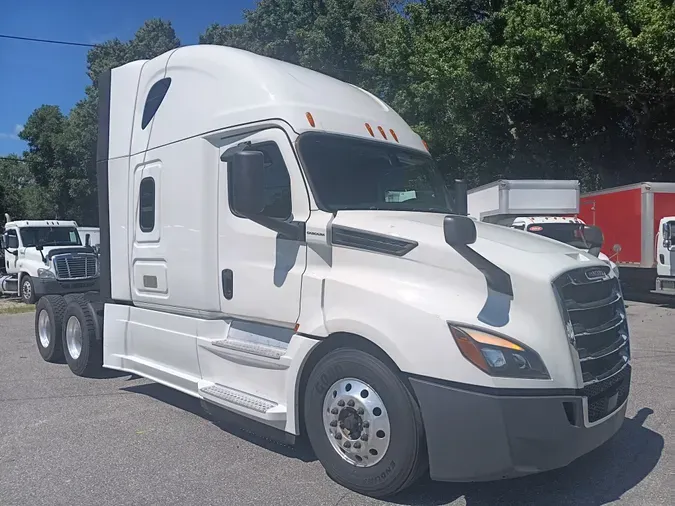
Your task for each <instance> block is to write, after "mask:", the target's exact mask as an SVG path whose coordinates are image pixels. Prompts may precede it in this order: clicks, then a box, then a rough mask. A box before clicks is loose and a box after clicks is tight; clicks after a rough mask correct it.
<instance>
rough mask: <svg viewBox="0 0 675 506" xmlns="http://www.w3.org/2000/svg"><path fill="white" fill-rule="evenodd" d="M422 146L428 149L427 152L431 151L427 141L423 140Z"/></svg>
mask: <svg viewBox="0 0 675 506" xmlns="http://www.w3.org/2000/svg"><path fill="white" fill-rule="evenodd" d="M422 144H424V149H426V150H427V151H429V145H428V144H427V141H425V140H424V139H422Z"/></svg>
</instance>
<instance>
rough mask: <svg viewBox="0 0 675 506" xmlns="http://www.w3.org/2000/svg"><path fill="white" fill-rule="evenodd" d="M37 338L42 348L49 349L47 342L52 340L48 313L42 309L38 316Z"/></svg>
mask: <svg viewBox="0 0 675 506" xmlns="http://www.w3.org/2000/svg"><path fill="white" fill-rule="evenodd" d="M38 337H39V338H40V344H41V345H42V347H43V348H48V347H49V342H50V341H51V340H52V329H51V326H50V325H49V313H47V310H45V309H43V310H42V311H40V314H39V315H38Z"/></svg>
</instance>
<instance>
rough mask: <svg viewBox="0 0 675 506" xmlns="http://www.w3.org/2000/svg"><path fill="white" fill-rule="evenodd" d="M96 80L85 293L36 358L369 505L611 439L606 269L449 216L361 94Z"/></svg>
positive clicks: (236, 53) (302, 87) (164, 65)
mask: <svg viewBox="0 0 675 506" xmlns="http://www.w3.org/2000/svg"><path fill="white" fill-rule="evenodd" d="M99 87H100V88H99V96H100V103H99V107H100V110H99V143H98V154H97V160H98V177H99V211H100V220H99V225H100V231H101V290H100V292H99V293H98V294H91V295H90V296H88V297H87V298H79V297H78V298H71V299H70V300H64V299H63V298H60V297H46V298H44V299H42V300H41V301H40V304H39V305H38V308H37V311H36V319H37V320H36V321H38V320H39V318H40V317H41V315H43V314H44V315H46V316H44V318H47V320H48V322H49V325H47V326H46V327H45V331H44V332H43V333H42V334H41V333H39V332H37V331H38V330H39V329H38V327H37V325H36V340H38V341H39V340H40V336H42V335H43V334H44V335H45V336H46V338H47V339H48V340H49V343H50V346H52V348H51V350H52V353H49V354H47V356H45V355H43V357H45V359H46V360H55V359H56V358H58V357H59V356H60V354H64V355H65V358H66V360H67V362H68V364H69V366H70V368H71V370H72V371H73V372H74V373H76V374H80V375H88V374H90V373H92V372H94V371H95V370H96V369H97V368H98V367H101V365H102V366H103V367H106V368H111V369H117V370H121V371H127V372H130V373H135V374H139V375H141V376H144V377H146V378H150V379H152V380H154V381H157V382H159V383H161V384H164V385H167V386H169V387H171V388H174V389H177V390H179V391H181V392H184V393H185V394H187V395H191V396H193V397H196V398H198V399H200V400H201V401H202V402H203V403H204V404H205V405H206V406H207V407H208V408H209V409H210V410H211V411H213V412H214V413H236V414H238V415H241V416H243V417H244V418H246V419H249V420H252V421H255V422H258V424H257V427H258V429H260V430H262V428H268V429H270V430H274V431H279V432H280V433H281V434H285V435H286V436H288V437H289V438H290V439H293V438H294V437H296V436H302V437H307V438H308V440H309V442H310V443H311V445H312V448H313V449H314V452H315V453H316V455H317V457H318V458H319V460H320V461H321V463H322V464H323V466H324V467H325V469H326V470H327V472H328V474H329V475H330V476H331V477H332V478H333V479H334V480H336V481H337V482H338V483H340V484H342V485H344V486H346V487H349V488H350V489H352V490H355V491H357V492H359V493H362V494H367V495H370V496H375V497H383V496H388V495H392V494H395V493H397V492H399V491H401V490H403V489H404V488H406V487H408V486H410V485H411V484H412V483H414V482H415V481H416V480H417V478H419V477H420V476H421V475H422V474H424V473H425V472H426V471H427V469H428V470H429V472H430V474H431V477H432V478H433V479H437V480H447V481H471V480H492V479H498V478H505V477H512V476H520V475H524V474H529V473H534V472H538V471H543V470H547V469H553V468H557V467H561V466H565V465H567V464H569V463H570V462H572V461H573V460H574V459H576V458H577V457H579V456H580V455H583V454H584V453H586V452H588V451H590V450H592V449H593V448H595V447H597V446H599V445H601V444H603V443H604V442H605V441H607V440H608V439H609V438H610V437H612V435H613V434H614V433H615V432H616V431H617V430H618V429H619V427H620V426H621V424H622V422H623V419H624V413H625V410H626V400H627V396H628V391H629V385H630V371H631V369H630V363H629V362H630V361H629V345H628V342H629V336H628V327H627V322H626V314H625V309H624V304H623V299H622V296H621V293H620V290H619V288H618V282H617V280H616V278H615V277H614V275H613V273H612V272H611V271H610V269H609V268H608V267H607V266H606V265H605V264H603V263H602V262H600V261H599V260H598V259H597V258H595V257H593V256H592V255H589V254H588V253H586V252H584V251H580V250H578V249H575V248H572V247H569V246H566V245H563V244H558V243H556V242H554V241H549V240H546V239H542V238H539V237H536V236H535V235H534V234H522V233H520V232H518V231H513V230H509V229H507V228H504V227H498V226H493V225H487V224H482V223H477V222H475V221H474V220H472V219H470V218H469V217H467V216H465V215H463V214H464V213H463V209H462V207H464V205H465V204H464V203H463V202H462V200H461V199H454V200H455V202H453V199H452V198H451V196H450V195H449V194H448V190H447V189H446V187H445V185H444V182H443V179H442V177H441V175H440V174H439V172H438V170H437V169H436V167H435V165H434V162H433V160H432V158H431V157H430V155H429V153H428V152H427V150H426V148H425V146H424V143H423V141H422V140H421V139H420V137H419V136H418V135H417V134H415V133H414V132H413V131H412V129H411V128H410V127H409V126H408V125H407V124H406V123H405V122H404V121H403V120H402V119H401V118H400V117H399V116H398V115H397V114H396V113H395V112H394V111H393V110H391V108H389V107H388V106H387V105H386V104H384V103H383V102H382V101H380V100H379V99H377V98H376V97H374V96H373V95H371V94H369V93H367V92H365V91H363V90H361V89H359V88H357V87H354V86H351V85H348V84H346V83H342V82H339V81H337V80H334V79H332V78H329V77H327V76H324V75H321V74H318V73H316V72H312V71H309V70H306V69H303V68H300V67H297V66H293V65H290V64H286V63H282V62H279V61H276V60H272V59H268V58H264V57H261V56H257V55H254V54H251V53H248V52H245V51H241V50H237V49H232V48H227V47H216V46H208V45H200V46H189V47H181V48H179V49H176V50H173V51H170V52H168V53H166V54H164V55H161V56H158V57H157V58H154V59H152V60H148V61H137V62H132V63H129V64H127V65H124V66H122V67H119V68H115V69H113V70H112V71H111V72H109V73H107V74H104V75H103V76H102V77H101V79H100V80H99ZM453 206H456V208H453ZM256 430H257V429H256Z"/></svg>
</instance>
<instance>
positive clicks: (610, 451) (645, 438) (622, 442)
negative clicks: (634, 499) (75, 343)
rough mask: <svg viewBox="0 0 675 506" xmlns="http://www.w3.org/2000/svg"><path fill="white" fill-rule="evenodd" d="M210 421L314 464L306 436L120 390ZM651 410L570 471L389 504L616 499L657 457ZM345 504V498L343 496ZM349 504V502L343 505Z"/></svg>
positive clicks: (512, 504)
mask: <svg viewBox="0 0 675 506" xmlns="http://www.w3.org/2000/svg"><path fill="white" fill-rule="evenodd" d="M123 390H125V391H128V392H133V393H137V394H142V395H147V396H149V397H152V398H153V399H157V400H159V401H161V402H165V403H168V404H171V405H173V406H175V407H177V408H179V409H182V410H184V411H188V412H190V413H193V414H195V415H197V416H199V417H201V418H204V419H206V420H209V421H210V422H212V423H213V424H214V425H216V426H217V427H219V428H220V429H222V430H224V431H226V432H228V433H230V434H232V435H233V436H235V437H238V438H241V439H244V440H246V441H248V442H249V443H251V444H254V445H257V446H259V447H262V448H265V449H267V450H269V451H273V452H275V453H277V454H280V455H283V456H285V457H288V458H295V459H299V460H301V461H303V462H313V461H315V460H316V457H315V456H314V454H313V452H312V450H311V448H310V447H309V445H308V444H307V442H306V440H305V438H302V439H300V440H299V441H298V442H297V443H296V445H295V446H290V445H285V444H283V443H281V442H278V441H275V440H273V439H270V438H266V437H264V436H261V435H259V434H257V433H253V432H252V431H253V430H258V427H257V426H254V427H252V428H251V431H249V430H247V429H245V428H243V427H245V426H246V424H250V423H251V422H249V421H247V420H246V419H243V420H244V421H243V422H242V419H240V417H238V416H236V415H235V416H234V417H233V418H232V420H228V421H222V420H220V419H216V418H214V417H213V416H211V415H210V414H208V413H207V412H206V411H205V410H204V409H203V407H202V405H201V403H200V401H199V400H198V399H195V398H193V397H190V396H188V395H185V394H182V393H180V392H177V391H175V390H172V389H170V388H167V387H164V386H162V385H159V384H156V383H149V384H143V385H135V386H131V387H126V388H123ZM651 414H653V410H652V409H650V408H642V409H641V410H640V411H638V413H637V414H636V415H635V416H634V417H633V418H626V419H625V421H624V424H623V427H622V428H621V430H620V431H619V432H618V433H617V434H616V435H615V436H614V438H612V439H611V440H610V441H608V442H607V443H606V444H605V445H603V446H601V447H600V448H598V449H596V450H594V451H593V452H591V453H589V454H588V455H585V456H583V457H581V458H580V459H578V460H577V461H576V462H573V463H572V464H570V465H569V466H568V467H566V468H563V469H559V470H556V471H549V472H546V473H541V474H537V475H533V476H528V477H525V478H517V479H512V480H504V481H495V482H486V483H440V482H432V481H431V480H430V479H429V478H428V477H427V478H423V479H422V480H421V481H420V482H419V483H418V484H417V485H415V486H414V487H412V488H410V489H408V490H407V491H404V492H403V493H401V494H399V495H398V496H396V497H394V498H390V499H389V501H390V503H392V504H400V505H410V506H412V505H414V506H441V505H444V504H448V503H451V502H453V501H455V500H457V499H459V498H461V497H464V499H465V501H466V504H467V506H483V505H485V506H496V505H501V504H504V505H509V506H519V505H526V504H528V505H531V504H545V505H546V506H554V505H558V504H560V505H577V504H584V505H589V506H602V505H605V504H608V503H611V502H613V501H617V500H619V499H620V498H621V496H622V495H623V494H625V493H626V492H628V491H630V490H631V489H632V488H633V487H635V486H636V485H638V484H639V483H640V482H641V481H642V480H644V479H645V478H646V477H647V476H648V475H649V473H651V471H652V470H653V469H654V468H655V467H656V465H657V463H658V462H659V460H660V458H661V454H662V452H663V447H664V439H663V437H662V436H661V435H660V434H658V433H657V432H654V431H652V430H651V429H648V428H647V427H645V426H644V423H645V421H646V420H647V418H648V417H649V415H651ZM345 500H347V498H345ZM345 504H347V503H345Z"/></svg>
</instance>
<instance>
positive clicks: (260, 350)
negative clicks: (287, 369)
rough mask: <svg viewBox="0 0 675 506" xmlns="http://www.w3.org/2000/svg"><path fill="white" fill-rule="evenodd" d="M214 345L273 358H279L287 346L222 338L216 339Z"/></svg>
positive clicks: (284, 352)
mask: <svg viewBox="0 0 675 506" xmlns="http://www.w3.org/2000/svg"><path fill="white" fill-rule="evenodd" d="M213 346H217V347H219V348H225V349H229V350H234V351H240V352H242V353H250V354H251V355H257V356H259V357H265V358H271V359H274V360H279V359H281V357H283V356H284V355H285V354H286V348H280V347H277V346H269V345H267V344H261V343H255V342H251V341H240V340H239V339H221V340H220V341H214V342H213Z"/></svg>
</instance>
